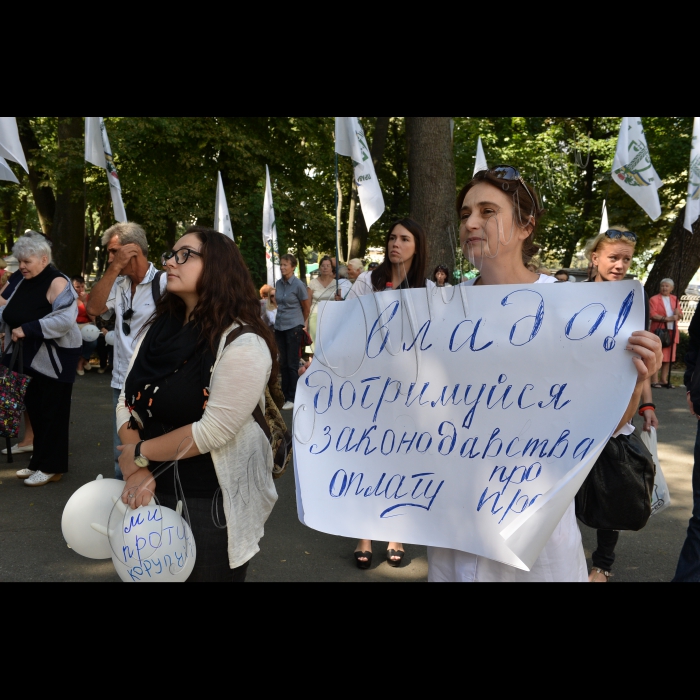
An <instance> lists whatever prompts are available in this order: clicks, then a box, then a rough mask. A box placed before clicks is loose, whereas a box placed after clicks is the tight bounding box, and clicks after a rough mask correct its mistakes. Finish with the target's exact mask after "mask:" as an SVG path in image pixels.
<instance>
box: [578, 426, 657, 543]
mask: <svg viewBox="0 0 700 700" xmlns="http://www.w3.org/2000/svg"><path fill="white" fill-rule="evenodd" d="M655 479H656V464H655V463H654V458H653V457H652V456H651V453H650V452H649V450H648V449H647V448H646V446H645V445H644V443H643V442H642V439H641V438H640V437H639V435H637V433H636V432H635V433H633V434H632V435H621V436H620V437H617V438H613V439H612V440H610V442H609V443H608V444H607V445H606V446H605V450H603V454H602V455H601V456H600V458H599V459H598V461H597V462H596V465H595V467H593V471H592V472H591V473H590V475H589V477H588V479H587V480H586V482H585V483H584V485H583V487H582V488H581V490H580V491H579V493H578V495H577V496H576V516H577V517H578V519H579V520H580V521H581V522H582V523H583V524H584V525H588V527H590V528H593V529H594V530H614V531H618V532H622V531H629V532H639V531H640V530H643V529H644V528H645V527H646V525H647V523H648V522H649V518H651V504H652V495H653V492H654V480H655Z"/></svg>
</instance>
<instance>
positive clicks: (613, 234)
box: [605, 229, 638, 243]
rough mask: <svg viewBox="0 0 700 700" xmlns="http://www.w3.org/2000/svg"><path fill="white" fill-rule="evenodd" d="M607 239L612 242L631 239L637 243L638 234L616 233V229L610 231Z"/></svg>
mask: <svg viewBox="0 0 700 700" xmlns="http://www.w3.org/2000/svg"><path fill="white" fill-rule="evenodd" d="M605 235H606V236H607V238H609V239H610V240H611V241H619V240H620V239H621V238H629V239H630V240H631V241H634V242H635V243H636V242H637V240H638V238H637V234H636V233H632V232H631V231H616V230H615V229H610V231H608V232H607V233H606V234H605Z"/></svg>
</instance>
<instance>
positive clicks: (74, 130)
mask: <svg viewBox="0 0 700 700" xmlns="http://www.w3.org/2000/svg"><path fill="white" fill-rule="evenodd" d="M83 139H84V123H83V118H82V117H59V118H58V153H59V158H61V160H62V161H63V162H64V163H65V166H64V168H63V169H62V170H61V172H60V177H59V179H58V182H57V187H56V189H57V196H56V214H55V216H54V221H53V226H52V228H51V239H52V242H53V254H54V262H55V265H56V267H57V268H58V269H59V270H61V272H63V273H64V274H66V275H69V276H71V275H77V274H79V273H80V270H81V268H82V266H83V246H84V241H85V200H84V188H83V171H84V161H83V155H82V154H83V149H82V146H83Z"/></svg>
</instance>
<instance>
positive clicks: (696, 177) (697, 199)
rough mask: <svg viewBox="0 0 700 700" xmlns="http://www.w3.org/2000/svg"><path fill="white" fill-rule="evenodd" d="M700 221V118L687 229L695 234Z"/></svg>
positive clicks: (698, 119) (692, 162) (690, 176)
mask: <svg viewBox="0 0 700 700" xmlns="http://www.w3.org/2000/svg"><path fill="white" fill-rule="evenodd" d="M698 219H700V117H695V126H694V127H693V150H692V153H691V154H690V170H689V171H688V203H687V204H686V207H685V228H686V229H687V230H688V231H690V232H691V233H692V232H693V225H694V224H695V222H696V221H697V220H698Z"/></svg>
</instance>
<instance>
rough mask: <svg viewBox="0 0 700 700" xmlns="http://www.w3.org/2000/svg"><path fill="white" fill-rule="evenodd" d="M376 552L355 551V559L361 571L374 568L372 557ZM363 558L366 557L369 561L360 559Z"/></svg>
mask: <svg viewBox="0 0 700 700" xmlns="http://www.w3.org/2000/svg"><path fill="white" fill-rule="evenodd" d="M373 556H374V554H372V552H355V561H356V562H357V568H358V569H359V570H360V571H369V569H371V568H372V557H373ZM361 559H366V560H367V561H360V560H361Z"/></svg>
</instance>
